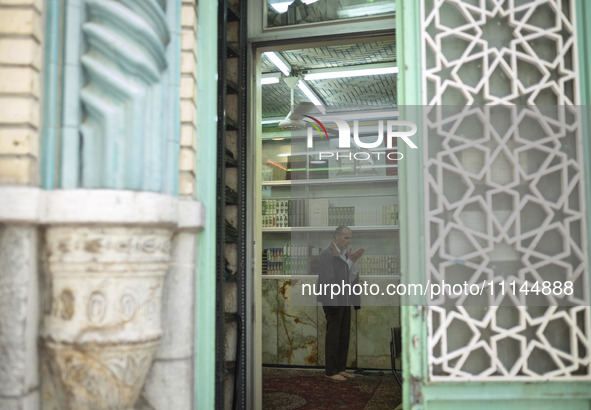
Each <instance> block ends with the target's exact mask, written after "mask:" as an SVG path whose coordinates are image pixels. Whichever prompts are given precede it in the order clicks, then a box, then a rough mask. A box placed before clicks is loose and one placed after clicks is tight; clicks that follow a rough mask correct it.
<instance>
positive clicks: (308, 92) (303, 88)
mask: <svg viewBox="0 0 591 410" xmlns="http://www.w3.org/2000/svg"><path fill="white" fill-rule="evenodd" d="M298 88H299V89H300V90H301V91H302V92H303V93H304V94H305V95H306V97H308V100H310V102H312V104H314V105H315V106H316V108H318V110H319V111H320V112H321V113H322V114H325V113H326V110H325V109H324V104H322V101H320V98H318V96H317V95H316V94H315V93H314V91H312V90H311V89H310V87H308V84H306V83H305V82H303V81H302V80H300V81H298Z"/></svg>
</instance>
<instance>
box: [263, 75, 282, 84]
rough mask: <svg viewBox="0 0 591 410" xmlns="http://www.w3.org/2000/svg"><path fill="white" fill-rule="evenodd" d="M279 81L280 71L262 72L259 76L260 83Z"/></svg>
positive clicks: (275, 82)
mask: <svg viewBox="0 0 591 410" xmlns="http://www.w3.org/2000/svg"><path fill="white" fill-rule="evenodd" d="M279 81H281V73H270V74H263V75H262V76H261V84H262V85H265V84H278V83H279Z"/></svg>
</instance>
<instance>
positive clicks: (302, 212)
mask: <svg viewBox="0 0 591 410" xmlns="http://www.w3.org/2000/svg"><path fill="white" fill-rule="evenodd" d="M306 225H307V218H306V200H305V199H285V200H277V199H265V200H263V227H264V228H269V227H291V226H306Z"/></svg>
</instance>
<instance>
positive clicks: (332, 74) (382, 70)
mask: <svg viewBox="0 0 591 410" xmlns="http://www.w3.org/2000/svg"><path fill="white" fill-rule="evenodd" d="M396 73H398V67H379V68H361V69H349V70H342V71H324V72H316V73H309V74H306V75H305V76H304V80H328V79H332V78H344V77H361V76H368V75H384V74H396Z"/></svg>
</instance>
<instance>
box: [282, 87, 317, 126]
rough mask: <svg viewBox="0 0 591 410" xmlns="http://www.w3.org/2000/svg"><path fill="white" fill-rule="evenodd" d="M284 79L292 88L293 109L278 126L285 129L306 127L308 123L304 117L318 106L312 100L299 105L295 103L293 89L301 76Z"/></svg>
mask: <svg viewBox="0 0 591 410" xmlns="http://www.w3.org/2000/svg"><path fill="white" fill-rule="evenodd" d="M283 81H284V82H285V84H287V85H288V87H289V88H290V90H291V111H289V114H287V116H286V117H285V118H284V119H283V120H282V121H281V122H279V124H278V126H279V128H282V129H285V130H293V129H302V128H305V127H306V123H305V122H304V121H303V120H302V118H303V117H304V116H305V115H307V114H310V113H311V112H312V111H314V109H315V108H316V106H315V105H314V103H312V102H310V101H302V102H301V103H299V104H298V105H294V98H293V91H294V89H295V87H296V85H297V83H298V81H300V78H299V77H285V78H284V79H283Z"/></svg>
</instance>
